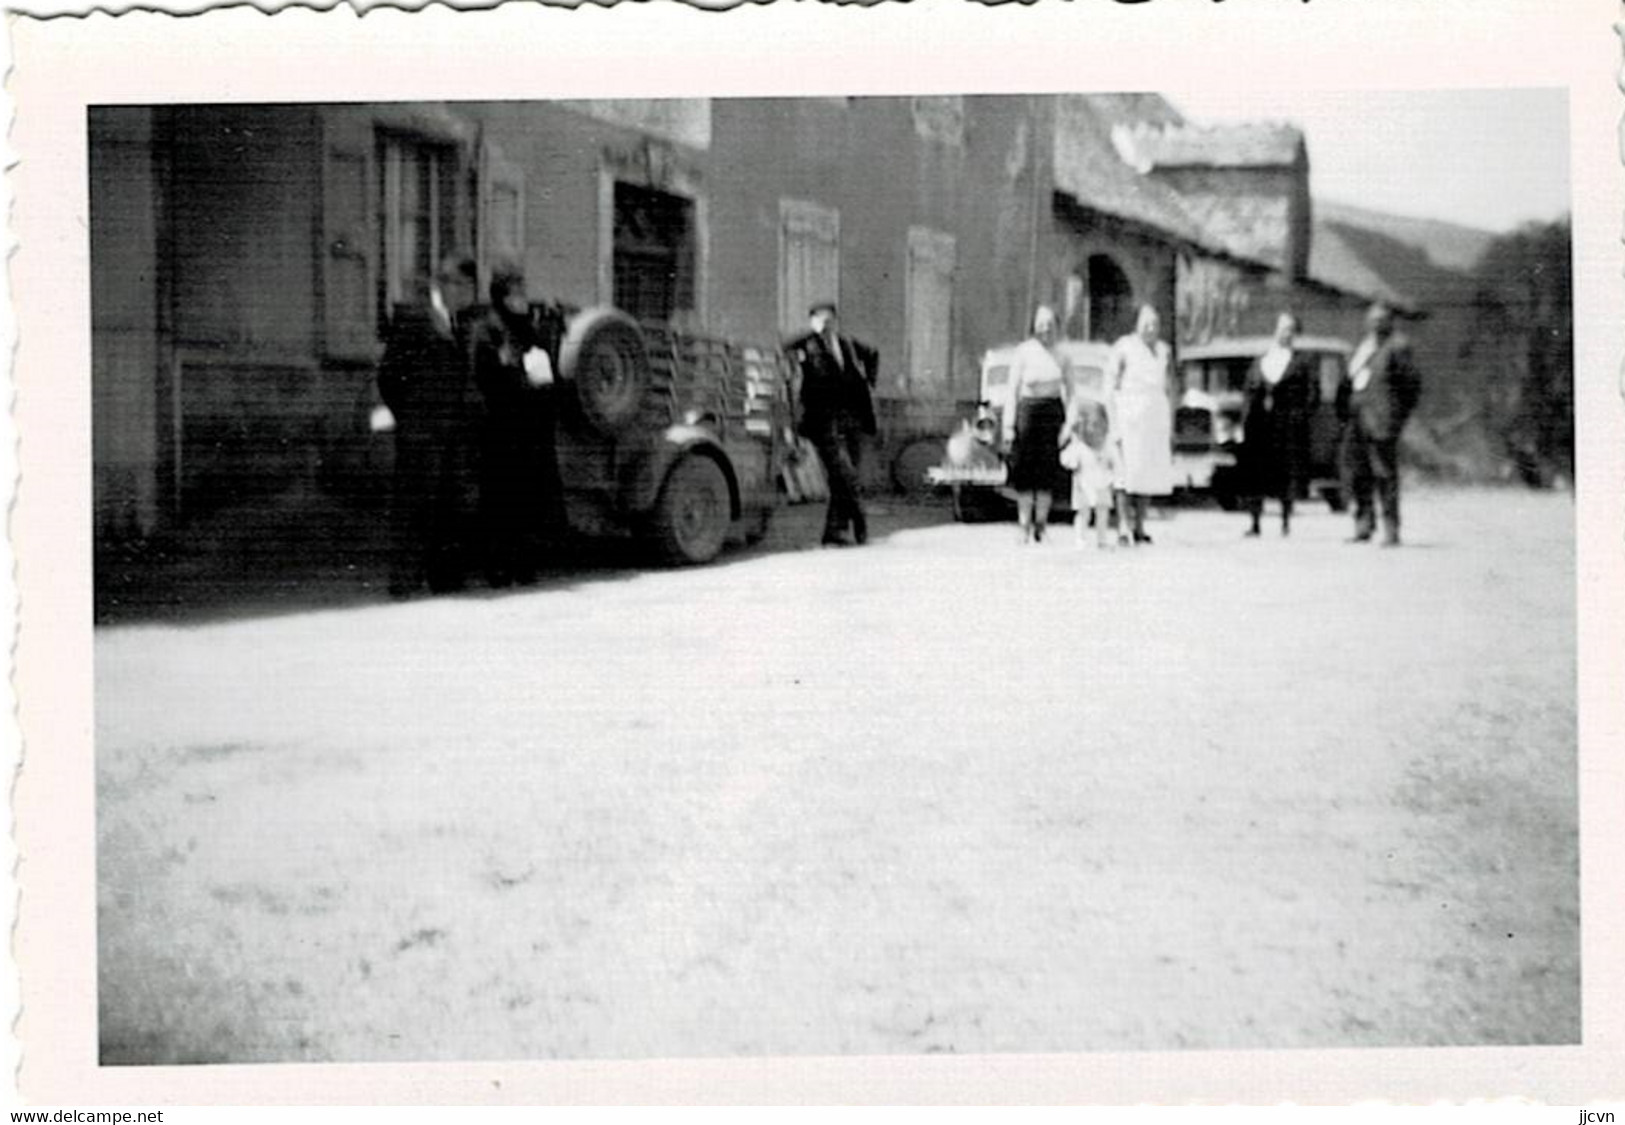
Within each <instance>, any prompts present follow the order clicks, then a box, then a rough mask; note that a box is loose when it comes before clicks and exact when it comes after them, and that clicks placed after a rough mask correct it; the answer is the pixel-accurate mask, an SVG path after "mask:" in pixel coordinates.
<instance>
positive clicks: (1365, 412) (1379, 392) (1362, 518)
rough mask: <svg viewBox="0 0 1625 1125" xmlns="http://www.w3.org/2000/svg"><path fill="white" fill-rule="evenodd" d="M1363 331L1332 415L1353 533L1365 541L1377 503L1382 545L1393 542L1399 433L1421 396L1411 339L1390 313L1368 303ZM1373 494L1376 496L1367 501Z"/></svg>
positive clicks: (1394, 544)
mask: <svg viewBox="0 0 1625 1125" xmlns="http://www.w3.org/2000/svg"><path fill="white" fill-rule="evenodd" d="M1365 324H1366V333H1365V337H1364V338H1363V339H1361V341H1360V345H1359V347H1357V348H1355V350H1354V358H1353V359H1351V360H1350V361H1349V370H1348V374H1347V376H1345V377H1344V380H1343V382H1342V384H1341V385H1340V386H1339V387H1338V394H1337V416H1338V418H1340V419H1341V420H1342V422H1343V476H1344V485H1345V487H1346V488H1347V489H1348V491H1349V493H1350V494H1351V495H1352V496H1353V497H1354V538H1353V539H1351V540H1349V542H1351V543H1365V542H1368V541H1369V540H1370V539H1371V537H1372V535H1373V534H1375V532H1376V529H1377V520H1376V510H1375V509H1376V507H1377V506H1380V507H1381V508H1382V525H1383V539H1382V543H1383V546H1385V547H1397V546H1399V435H1400V433H1401V432H1402V431H1403V430H1404V429H1405V422H1406V420H1407V419H1408V418H1409V417H1410V416H1411V411H1413V410H1415V409H1416V403H1417V400H1418V399H1419V398H1421V397H1422V376H1421V374H1420V373H1419V372H1418V371H1417V370H1416V363H1415V361H1414V360H1413V359H1412V356H1411V343H1410V340H1408V339H1407V338H1406V337H1405V336H1404V334H1402V333H1400V332H1398V331H1396V330H1395V328H1394V314H1393V311H1392V310H1391V309H1389V308H1388V307H1387V306H1386V305H1383V304H1380V303H1379V304H1375V305H1372V306H1371V310H1370V311H1369V312H1368V313H1366V318H1365ZM1373 494H1375V498H1376V501H1377V504H1376V505H1373V503H1372V500H1373Z"/></svg>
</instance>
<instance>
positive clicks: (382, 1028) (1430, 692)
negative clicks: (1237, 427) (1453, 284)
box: [96, 492, 1580, 1063]
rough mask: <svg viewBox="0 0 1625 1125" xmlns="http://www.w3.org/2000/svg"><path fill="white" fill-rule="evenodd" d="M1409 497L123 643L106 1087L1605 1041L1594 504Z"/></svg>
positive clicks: (108, 937)
mask: <svg viewBox="0 0 1625 1125" xmlns="http://www.w3.org/2000/svg"><path fill="white" fill-rule="evenodd" d="M1409 501H1410V509H1409V513H1408V518H1409V523H1408V528H1407V530H1408V532H1409V535H1410V540H1411V542H1410V545H1408V546H1407V547H1406V548H1404V549H1402V550H1399V551H1382V550H1378V549H1376V548H1372V547H1351V546H1347V545H1345V544H1344V543H1343V542H1342V538H1343V536H1344V535H1345V534H1346V533H1347V530H1348V525H1347V522H1346V520H1345V519H1344V518H1341V517H1332V516H1331V515H1330V514H1328V513H1324V512H1314V513H1311V514H1309V515H1306V516H1305V517H1304V518H1303V519H1302V520H1300V522H1299V525H1298V527H1297V528H1296V529H1295V534H1294V536H1293V538H1292V539H1291V540H1289V541H1286V542H1282V541H1281V540H1279V539H1278V538H1275V537H1274V536H1273V535H1271V536H1266V538H1264V539H1263V540H1261V541H1250V542H1244V541H1243V540H1242V539H1241V537H1240V531H1241V522H1240V521H1239V520H1238V518H1237V517H1233V516H1224V515H1222V514H1220V513H1218V512H1210V511H1183V512H1180V513H1178V514H1177V515H1176V516H1175V517H1173V518H1171V519H1167V520H1164V521H1159V522H1158V523H1157V524H1156V525H1155V526H1154V527H1153V532H1154V534H1155V536H1156V545H1155V546H1153V547H1151V548H1146V549H1136V550H1133V551H1121V552H1099V551H1096V550H1095V549H1093V548H1092V547H1091V548H1090V549H1088V550H1086V551H1075V550H1073V549H1071V547H1070V545H1069V543H1068V541H1067V539H1066V537H1065V536H1064V535H1061V536H1054V537H1052V538H1053V541H1052V542H1050V543H1047V544H1045V545H1044V546H1042V547H1039V548H1021V547H1018V546H1017V545H1016V544H1015V542H1014V538H1015V536H1014V531H1013V529H1012V528H1011V527H1010V526H1009V525H1002V524H995V525H974V526H955V525H944V526H933V527H910V528H906V529H902V530H897V531H895V532H892V533H890V534H882V535H881V536H879V537H878V538H877V540H876V541H875V542H874V543H872V544H871V545H870V546H869V547H866V548H864V549H861V550H842V551H821V552H820V551H805V552H799V553H779V554H773V553H768V554H758V555H754V556H752V557H748V558H746V559H743V560H741V561H736V562H733V563H730V564H726V565H719V566H713V567H709V568H705V569H699V570H689V571H677V572H647V573H636V572H616V573H613V574H606V575H602V576H595V577H592V578H590V579H587V580H582V581H573V582H569V583H560V584H558V585H556V586H553V587H550V588H545V589H541V590H536V591H528V592H525V593H519V594H510V595H507V596H503V597H480V596H468V597H463V598H456V599H445V600H436V601H424V602H417V603H410V604H404V605H386V604H378V605H370V606H368V605H363V606H353V607H350V608H343V609H331V610H325V611H316V612H309V613H296V614H287V615H282V616H276V617H264V618H259V619H252V620H240V621H236V622H222V623H213V624H205V625H199V626H193V627H187V626H179V625H163V626H120V627H109V628H103V629H100V630H98V633H97V637H96V654H97V666H96V676H97V707H98V712H97V739H98V811H99V854H100V870H99V900H100V910H101V925H100V943H99V944H100V989H101V1038H102V1055H103V1061H104V1062H108V1063H119V1062H177V1061H179V1062H196V1061H255V1060H296V1059H310V1060H327V1059H334V1060H369V1059H502V1058H551V1057H646V1056H711V1055H775V1054H802V1053H819V1054H841V1053H864V1054H892V1053H904V1054H907V1053H914V1052H935V1051H955V1052H989V1051H1035V1052H1047V1051H1079V1050H1091V1049H1135V1048H1147V1049H1160V1048H1172V1047H1232V1048H1241V1047H1285V1046H1363V1045H1420V1044H1501V1043H1505V1044H1517V1043H1567V1042H1574V1041H1576V1040H1577V1039H1578V1036H1579V1015H1580V1001H1579V922H1578V892H1577V867H1578V859H1577V839H1576V755H1575V689H1574V679H1575V654H1574V632H1575V622H1574V579H1573V555H1574V548H1573V540H1574V535H1573V511H1572V507H1571V504H1570V501H1569V500H1568V499H1567V498H1564V497H1554V496H1537V495H1528V494H1522V493H1512V492H1508V493H1478V494H1474V493H1460V494H1457V493H1432V494H1428V493H1417V494H1415V495H1412V496H1410V497H1409ZM884 530H885V527H884V524H882V531H884Z"/></svg>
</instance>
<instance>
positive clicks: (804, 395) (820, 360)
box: [788, 301, 879, 546]
mask: <svg viewBox="0 0 1625 1125" xmlns="http://www.w3.org/2000/svg"><path fill="white" fill-rule="evenodd" d="M808 316H809V318H810V321H811V329H812V330H811V331H810V332H808V333H807V334H806V335H804V336H800V337H797V338H796V339H795V340H793V341H791V343H790V345H789V348H788V350H789V352H790V354H791V355H792V356H794V357H795V361H796V366H797V367H798V368H799V369H800V371H801V391H800V398H801V418H800V426H799V430H800V433H801V436H802V437H804V438H806V439H807V440H808V441H810V442H811V443H812V445H813V447H814V448H815V449H817V450H818V458H819V460H820V461H822V462H823V463H824V472H825V474H826V475H827V476H828V477H829V511H828V513H827V514H826V515H825V517H824V538H823V543H824V544H825V545H826V546H835V545H840V544H843V543H844V542H845V540H844V538H843V534H844V533H845V531H846V529H847V527H848V526H850V527H851V529H852V541H853V542H854V543H857V544H860V545H861V544H863V543H866V542H867V541H868V539H869V524H868V520H867V519H866V517H865V516H864V512H863V500H862V496H861V495H860V492H859V487H860V486H859V475H858V473H859V468H860V466H861V464H862V458H863V438H864V435H866V434H873V433H874V432H875V407H874V400H873V399H872V398H871V397H870V393H869V390H870V388H871V387H873V386H874V383H875V375H876V369H877V367H878V360H879V355H878V353H876V352H875V350H874V349H873V348H870V347H868V346H867V345H865V344H861V343H859V342H858V341H856V340H852V339H849V338H847V337H845V336H842V335H841V334H840V331H839V320H838V319H837V314H836V310H835V305H834V304H833V303H832V302H828V301H825V302H822V303H820V304H816V305H814V306H813V307H812V308H811V309H810V310H808Z"/></svg>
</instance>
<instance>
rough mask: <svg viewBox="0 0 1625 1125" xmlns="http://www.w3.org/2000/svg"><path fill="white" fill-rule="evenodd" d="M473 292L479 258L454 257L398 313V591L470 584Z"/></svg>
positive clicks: (386, 387)
mask: <svg viewBox="0 0 1625 1125" xmlns="http://www.w3.org/2000/svg"><path fill="white" fill-rule="evenodd" d="M473 297H474V264H473V263H472V262H469V261H465V260H460V259H448V260H447V262H446V263H445V264H443V265H442V267H441V269H440V270H439V272H438V273H436V274H435V276H434V277H432V278H424V279H422V280H421V281H420V282H419V288H418V292H417V293H416V295H415V299H414V300H412V301H410V302H408V303H405V304H401V305H397V306H396V307H395V308H394V310H393V312H392V314H391V316H390V321H389V327H388V331H387V335H386V339H385V345H384V357H383V360H382V362H381V363H380V364H379V368H378V392H379V394H380V396H381V397H382V398H383V400H384V405H385V406H388V407H389V412H390V413H391V414H392V415H393V416H394V418H395V480H394V490H393V492H394V494H393V497H392V500H391V505H390V524H391V540H392V544H391V559H390V576H389V592H390V595H391V596H392V597H396V598H405V597H410V596H411V595H412V594H413V593H415V592H416V591H417V590H418V589H419V588H420V587H421V586H422V585H423V583H424V581H425V579H427V581H428V584H429V588H430V589H431V590H433V591H435V592H437V593H438V592H444V591H449V590H456V589H459V588H460V587H461V586H462V585H463V582H464V567H465V564H466V559H465V558H464V552H465V550H466V548H467V539H468V534H467V533H468V530H469V527H468V525H469V521H470V519H471V518H472V512H471V508H472V492H473V442H474V431H473V427H474V422H475V419H476V413H475V410H476V405H477V400H476V399H475V397H474V393H473V382H472V379H471V377H470V376H471V371H470V359H469V337H468V324H467V320H466V315H465V310H466V309H467V307H468V306H469V305H470V303H471V302H472V300H473Z"/></svg>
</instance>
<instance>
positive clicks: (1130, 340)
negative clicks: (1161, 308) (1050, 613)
mask: <svg viewBox="0 0 1625 1125" xmlns="http://www.w3.org/2000/svg"><path fill="white" fill-rule="evenodd" d="M1161 332H1162V318H1161V317H1160V316H1159V315H1157V310H1156V309H1154V308H1152V307H1151V306H1150V305H1142V306H1140V312H1139V316H1138V318H1137V319H1136V320H1135V325H1134V331H1133V332H1132V333H1130V334H1129V335H1127V336H1123V337H1121V338H1120V339H1119V340H1118V341H1117V342H1116V343H1115V344H1113V345H1112V354H1111V361H1110V364H1109V366H1108V368H1107V382H1108V384H1109V385H1110V386H1111V388H1112V390H1113V392H1114V394H1115V397H1114V399H1113V405H1114V406H1115V407H1116V417H1115V419H1114V421H1115V422H1116V424H1117V433H1118V438H1119V442H1118V473H1119V479H1120V480H1121V482H1122V488H1123V492H1124V493H1125V494H1126V495H1127V498H1128V504H1127V507H1128V516H1129V524H1130V526H1129V527H1128V528H1120V529H1119V536H1118V542H1120V543H1123V544H1127V543H1128V542H1130V539H1131V537H1132V541H1133V542H1134V543H1139V544H1147V545H1149V544H1150V542H1151V536H1150V535H1149V534H1148V533H1147V532H1146V530H1145V514H1146V509H1147V508H1148V507H1149V506H1150V498H1151V497H1153V496H1167V495H1169V494H1170V493H1171V492H1173V490H1174V461H1173V442H1174V439H1173V409H1172V407H1171V406H1170V405H1169V402H1168V376H1169V372H1170V370H1171V369H1172V356H1171V354H1170V352H1169V350H1168V345H1167V344H1165V343H1164V342H1163V341H1162V340H1161V339H1160V338H1159V336H1160V334H1161Z"/></svg>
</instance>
